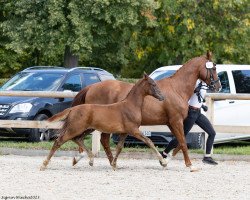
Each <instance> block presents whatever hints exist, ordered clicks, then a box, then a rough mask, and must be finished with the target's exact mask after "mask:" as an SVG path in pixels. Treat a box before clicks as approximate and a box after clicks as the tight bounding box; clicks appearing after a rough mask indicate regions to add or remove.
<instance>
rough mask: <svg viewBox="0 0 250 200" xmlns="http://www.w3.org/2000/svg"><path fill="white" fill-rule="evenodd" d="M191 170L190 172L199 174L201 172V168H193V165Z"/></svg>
mask: <svg viewBox="0 0 250 200" xmlns="http://www.w3.org/2000/svg"><path fill="white" fill-rule="evenodd" d="M189 168H190V172H198V171H200V170H201V169H200V168H198V167H194V166H192V165H191V166H190V167H189Z"/></svg>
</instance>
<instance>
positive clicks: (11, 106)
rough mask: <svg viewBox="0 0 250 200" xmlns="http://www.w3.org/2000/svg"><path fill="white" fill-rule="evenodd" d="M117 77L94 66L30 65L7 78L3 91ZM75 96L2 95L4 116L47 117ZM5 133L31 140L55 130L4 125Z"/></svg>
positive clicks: (71, 87) (74, 86) (77, 86)
mask: <svg viewBox="0 0 250 200" xmlns="http://www.w3.org/2000/svg"><path fill="white" fill-rule="evenodd" d="M108 79H115V78H114V76H113V75H112V74H110V73H109V72H107V71H105V70H103V69H100V68H94V67H76V68H63V67H46V66H35V67H30V68H27V69H25V70H23V71H21V72H19V73H17V74H16V75H15V76H13V77H12V78H11V79H10V80H9V81H7V82H6V83H5V84H4V85H3V86H2V87H1V88H0V90H2V91H73V92H78V91H80V90H81V89H82V88H84V87H86V86H87V85H90V84H93V83H96V82H100V81H104V80H108ZM72 100H73V99H72V98H41V97H6V96H1V97H0V120H46V119H48V118H49V117H51V116H52V115H54V114H56V113H58V112H60V111H62V110H64V109H66V108H68V107H70V105H71V102H72ZM0 134H1V135H4V136H6V135H7V136H26V137H28V140H29V141H31V142H39V141H43V140H49V139H50V138H51V136H52V134H53V133H52V131H51V130H46V129H23V128H22V129H21V128H0Z"/></svg>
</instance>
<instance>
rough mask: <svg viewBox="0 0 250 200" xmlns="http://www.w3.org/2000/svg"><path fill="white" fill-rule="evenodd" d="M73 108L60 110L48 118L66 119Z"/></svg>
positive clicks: (50, 120) (55, 119)
mask: <svg viewBox="0 0 250 200" xmlns="http://www.w3.org/2000/svg"><path fill="white" fill-rule="evenodd" d="M70 111H71V109H70V108H68V109H65V110H64V111H62V112H59V113H57V114H55V115H53V116H52V117H50V118H49V119H48V121H49V122H54V121H62V120H64V119H66V118H67V117H68V115H69V113H70Z"/></svg>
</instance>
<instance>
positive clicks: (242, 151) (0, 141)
mask: <svg viewBox="0 0 250 200" xmlns="http://www.w3.org/2000/svg"><path fill="white" fill-rule="evenodd" d="M91 142H92V141H91V137H88V138H87V139H86V140H85V144H86V146H88V147H89V148H91ZM52 145H53V141H50V142H40V143H30V142H27V141H26V140H25V139H22V138H4V137H1V138H0V148H1V147H7V148H19V149H47V150H48V149H50V148H51V147H52ZM115 146H116V145H115V144H114V143H113V142H112V140H111V148H112V149H114V148H115ZM60 149H61V150H76V149H77V145H76V144H75V143H73V142H71V141H70V142H67V143H65V144H64V145H62V147H61V148H60ZM158 149H159V150H162V149H163V147H158ZM101 150H103V149H101ZM133 151H136V152H149V151H151V150H150V149H149V148H148V147H146V146H133V147H125V148H124V149H123V152H133ZM190 152H191V153H200V154H203V150H202V149H190ZM213 152H214V154H229V155H250V141H235V142H231V143H226V144H218V145H215V146H214V151H213Z"/></svg>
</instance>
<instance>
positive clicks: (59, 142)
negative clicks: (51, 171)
mask: <svg viewBox="0 0 250 200" xmlns="http://www.w3.org/2000/svg"><path fill="white" fill-rule="evenodd" d="M66 133H67V132H66ZM66 133H65V134H64V135H63V136H62V137H60V136H59V138H57V139H56V140H55V142H54V145H53V147H52V149H51V150H50V152H49V155H48V156H47V158H46V159H45V160H44V161H43V164H42V166H41V168H40V170H41V171H43V170H45V168H46V167H47V165H48V164H49V161H50V159H51V157H52V156H53V155H54V153H55V152H56V150H57V149H58V148H59V147H60V146H62V145H63V144H64V143H65V142H67V141H68V140H70V139H71V137H70V135H69V134H66Z"/></svg>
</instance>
